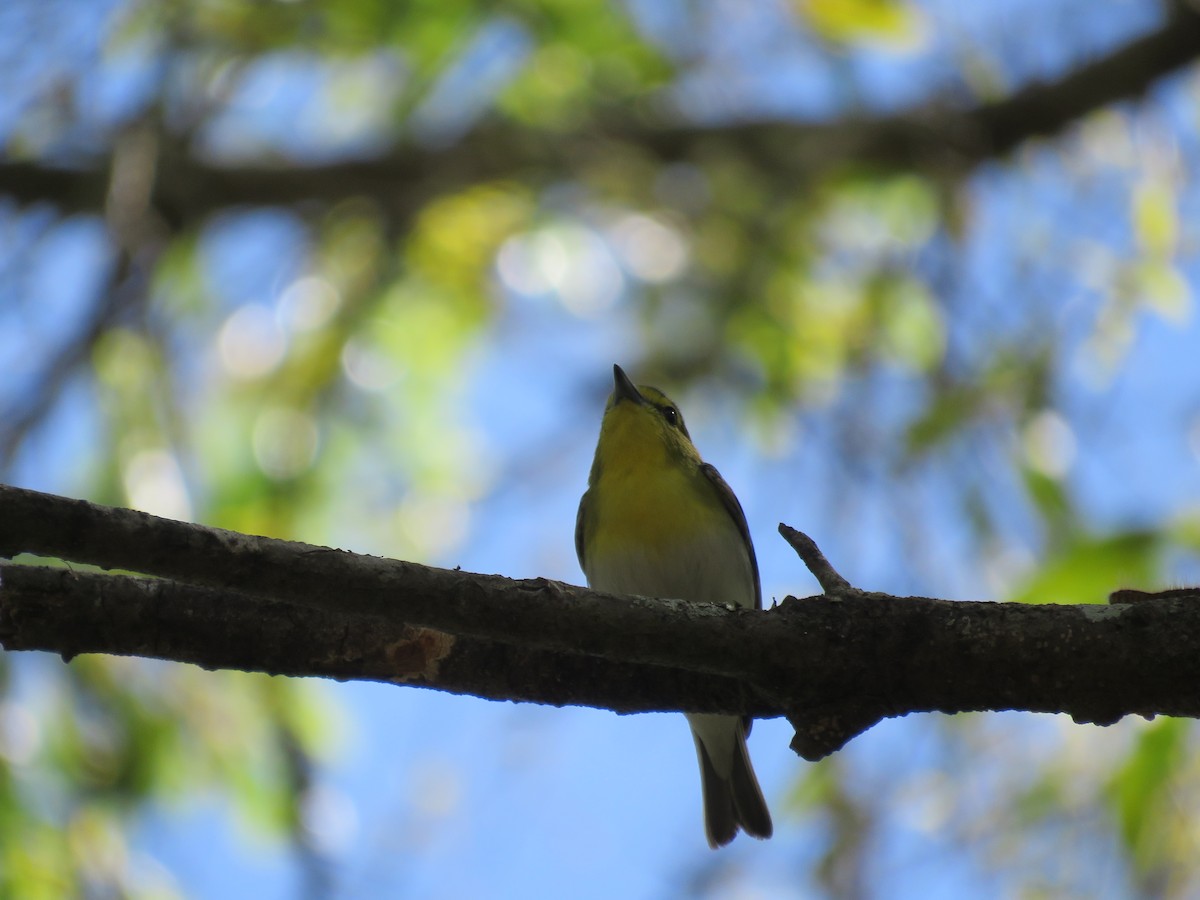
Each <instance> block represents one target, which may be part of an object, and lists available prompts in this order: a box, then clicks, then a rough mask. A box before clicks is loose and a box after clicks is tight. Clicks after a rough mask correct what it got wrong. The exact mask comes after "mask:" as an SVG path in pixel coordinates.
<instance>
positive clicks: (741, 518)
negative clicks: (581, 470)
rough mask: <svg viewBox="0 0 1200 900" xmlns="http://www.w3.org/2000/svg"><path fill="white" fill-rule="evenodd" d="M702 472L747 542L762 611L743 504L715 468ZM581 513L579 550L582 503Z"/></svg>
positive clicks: (706, 466)
mask: <svg viewBox="0 0 1200 900" xmlns="http://www.w3.org/2000/svg"><path fill="white" fill-rule="evenodd" d="M700 471H701V472H702V473H703V474H704V477H705V478H707V479H708V483H709V484H711V485H712V486H713V489H714V490H715V491H716V492H717V496H718V497H720V498H721V504H722V505H723V506H724V507H725V511H726V512H727V513H729V518H731V519H733V524H734V525H736V526H737V530H738V533H739V534H741V536H742V540H743V541H745V542H746V553H748V554H749V556H750V570H751V571H752V572H753V573H754V608H755V609H762V584H761V583H760V582H759V578H758V560H757V559H756V558H755V556H754V542H753V541H751V540H750V526H749V525H747V524H746V514H745V513H744V512H742V504H740V503H739V502H738V498H737V494H735V493H734V492H733V488H731V487H730V486H729V485H728V484H726V482H725V479H724V478H722V477H721V473H720V472H718V471H717V470H716V469H715V468H713V467H712V466H711V465H709V464H708V463H703V464H702V465H701V466H700ZM585 497H586V495H585ZM579 511H580V516H581V518H580V519H579V523H580V524H577V525H576V530H575V543H576V547H577V548H581V547H582V544H580V543H579V541H580V535H581V533H582V524H581V523H582V521H583V519H582V514H583V504H582V503H581V504H580V505H579ZM579 559H580V561H581V562H582V560H583V551H582V549H580V551H579Z"/></svg>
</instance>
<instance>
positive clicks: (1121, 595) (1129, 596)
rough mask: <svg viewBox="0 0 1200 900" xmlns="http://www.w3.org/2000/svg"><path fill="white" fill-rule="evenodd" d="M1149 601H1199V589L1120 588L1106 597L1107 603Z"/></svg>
mask: <svg viewBox="0 0 1200 900" xmlns="http://www.w3.org/2000/svg"><path fill="white" fill-rule="evenodd" d="M1149 600H1200V587H1188V588H1172V589H1171V590H1169V591H1139V590H1135V589H1133V588H1120V589H1119V590H1115V591H1113V592H1112V593H1111V594H1109V595H1108V602H1109V603H1145V602H1147V601H1149Z"/></svg>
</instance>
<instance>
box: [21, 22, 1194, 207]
mask: <svg viewBox="0 0 1200 900" xmlns="http://www.w3.org/2000/svg"><path fill="white" fill-rule="evenodd" d="M1197 56H1200V12H1197V11H1196V10H1195V9H1194V8H1193V7H1192V5H1191V4H1188V3H1183V2H1176V3H1170V4H1168V7H1167V13H1166V17H1165V20H1164V22H1163V24H1162V25H1161V27H1159V28H1158V29H1157V30H1155V31H1153V32H1151V33H1149V34H1147V35H1144V36H1143V37H1140V38H1138V39H1136V40H1133V41H1131V42H1130V43H1128V44H1126V45H1124V46H1123V47H1121V48H1119V49H1117V50H1115V51H1114V52H1112V53H1110V54H1108V55H1106V56H1103V57H1101V58H1099V59H1096V60H1094V61H1092V62H1090V63H1087V64H1084V65H1081V66H1079V67H1078V68H1076V69H1075V70H1073V71H1071V72H1070V73H1068V74H1067V75H1065V76H1063V77H1062V78H1061V79H1059V80H1057V81H1052V82H1045V83H1036V84H1032V85H1029V86H1027V87H1025V88H1024V89H1022V90H1020V91H1017V92H1016V93H1014V94H1012V95H1010V96H1008V97H1005V98H1003V99H1000V100H996V101H994V102H988V103H984V104H982V105H979V106H976V107H973V108H971V109H966V110H959V109H955V108H953V106H952V105H950V104H942V105H938V104H934V105H931V106H929V107H927V108H925V109H921V110H917V111H915V112H912V113H908V114H904V115H898V116H892V117H885V118H851V119H845V120H841V121H836V122H832V123H828V124H796V123H757V124H755V123H739V124H731V125H725V126H704V127H700V126H668V125H656V124H646V123H644V122H642V121H639V120H635V119H621V120H617V119H612V118H609V119H608V120H607V121H606V122H603V123H602V124H600V125H596V126H593V127H592V128H589V129H584V130H581V131H576V132H573V133H566V134H552V133H538V132H535V131H532V130H530V129H529V128H527V127H522V126H516V125H507V124H499V123H491V124H487V125H482V126H480V127H478V128H476V129H475V130H474V131H472V132H471V133H469V134H468V135H466V136H465V137H464V138H463V139H462V140H460V141H459V142H458V143H457V144H454V145H453V146H449V147H436V148H428V147H420V146H412V145H409V146H404V147H401V148H399V149H396V150H394V151H393V152H391V153H390V154H388V155H385V156H383V157H380V158H378V159H374V160H369V161H354V162H342V163H336V164H330V165H314V166H307V167H301V166H288V165H284V164H270V165H268V164H263V165H250V166H220V165H212V164H209V163H206V162H203V161H200V160H197V159H196V158H194V157H193V156H192V155H190V154H189V153H188V152H187V151H186V150H185V149H184V148H182V147H179V146H174V147H171V146H168V142H167V141H166V140H165V139H164V140H163V141H162V148H161V151H160V153H159V155H158V158H157V161H156V176H155V181H154V186H153V195H152V200H151V202H152V206H153V208H154V209H155V210H156V211H157V213H158V214H159V215H160V216H162V218H163V220H164V221H165V222H166V223H167V224H168V225H170V226H172V227H174V228H186V227H187V226H189V225H193V224H195V223H197V222H199V221H202V220H203V219H204V218H206V217H207V216H210V215H212V214H213V213H216V212H218V211H221V210H224V209H228V208H230V207H237V206H257V205H278V204H292V203H296V202H299V201H302V200H315V201H318V202H323V203H335V202H337V201H340V200H343V199H345V198H347V197H353V196H360V195H365V196H370V197H373V198H376V199H377V200H378V201H379V202H380V204H381V205H382V206H383V208H384V209H386V210H388V211H389V212H390V213H391V214H392V215H393V216H394V217H395V218H396V219H398V220H399V221H400V222H404V221H406V220H407V219H408V218H409V217H410V216H411V215H412V213H413V212H414V211H415V210H416V209H419V208H420V207H421V206H422V205H423V204H424V203H425V202H426V201H427V200H428V199H429V198H430V197H432V196H435V195H437V194H440V193H443V192H448V191H454V190H456V189H461V188H463V187H464V186H466V185H469V184H472V183H475V182H478V181H481V180H488V179H496V178H521V177H529V173H533V172H536V173H539V176H538V177H541V178H544V179H546V180H554V179H558V178H562V177H563V176H564V175H567V174H569V173H571V172H575V171H578V170H579V169H580V168H581V167H584V165H585V163H586V162H587V161H588V160H594V159H602V158H604V157H606V156H608V155H610V154H612V153H614V152H628V151H629V150H632V151H634V152H640V153H644V154H647V155H649V156H652V157H655V158H656V159H657V160H658V161H660V162H663V163H671V162H680V161H696V160H700V159H703V158H704V157H707V156H711V155H714V154H715V155H723V156H727V157H732V158H741V159H744V160H745V161H746V162H747V163H748V164H750V165H752V166H754V167H755V168H756V169H757V170H759V171H761V172H764V173H771V174H774V175H775V176H776V177H778V178H780V179H782V180H786V181H788V182H790V183H803V182H805V181H807V180H810V179H812V178H814V177H816V176H818V175H820V174H821V173H822V172H824V171H826V170H828V169H829V168H831V167H836V166H840V165H844V164H847V163H852V164H867V165H872V166H877V167H881V168H884V169H897V170H916V171H920V172H926V173H932V174H936V175H938V176H940V177H959V176H961V175H962V174H963V173H964V172H967V171H969V170H970V169H971V168H972V167H974V166H975V165H977V164H978V163H979V162H981V161H983V160H987V159H992V158H995V157H999V156H1002V155H1004V154H1005V153H1008V152H1009V151H1011V150H1013V149H1014V148H1015V147H1017V146H1018V145H1020V144H1021V143H1023V142H1025V141H1027V140H1029V139H1031V138H1035V137H1039V136H1050V135H1054V134H1057V133H1058V132H1060V131H1062V129H1063V128H1065V127H1067V126H1068V125H1070V124H1071V123H1072V122H1075V121H1077V120H1078V119H1079V118H1080V117H1082V116H1084V115H1086V114H1088V113H1090V112H1092V111H1094V110H1096V109H1099V108H1102V107H1104V106H1106V105H1109V104H1111V103H1115V102H1118V101H1121V100H1124V99H1128V98H1131V97H1136V96H1138V95H1140V94H1142V93H1143V92H1145V91H1146V90H1147V89H1148V88H1149V87H1150V86H1151V85H1153V84H1154V83H1155V82H1156V81H1157V80H1159V79H1160V78H1162V77H1164V76H1166V75H1168V74H1170V73H1172V72H1174V71H1176V70H1178V69H1179V68H1181V67H1183V66H1185V65H1187V64H1188V63H1190V62H1192V61H1193V60H1195V59H1196V57H1197ZM112 168H113V163H112V161H111V160H108V159H101V160H95V161H93V162H92V163H91V164H84V165H83V166H81V167H76V168H70V169H67V168H56V167H54V166H52V165H49V164H46V163H42V162H34V161H25V162H7V163H0V193H3V194H7V195H9V196H11V197H13V198H14V199H16V200H17V201H18V202H20V203H34V202H50V203H53V204H55V205H56V206H57V207H59V208H60V209H61V210H63V211H64V212H79V211H86V212H94V211H99V210H101V209H103V208H104V204H105V198H106V196H107V194H108V191H109V182H110V170H111V169H112Z"/></svg>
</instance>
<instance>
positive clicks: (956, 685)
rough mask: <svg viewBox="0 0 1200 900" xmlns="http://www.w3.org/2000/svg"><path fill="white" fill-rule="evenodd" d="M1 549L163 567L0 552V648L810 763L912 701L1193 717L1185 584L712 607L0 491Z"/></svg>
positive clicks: (1199, 635)
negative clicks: (126, 661) (565, 714)
mask: <svg viewBox="0 0 1200 900" xmlns="http://www.w3.org/2000/svg"><path fill="white" fill-rule="evenodd" d="M797 534H798V533H797ZM799 537H800V540H798V541H797V542H798V543H800V544H801V545H805V544H806V543H811V540H810V539H808V538H807V537H805V536H803V535H800V536H799ZM813 549H814V550H815V544H813ZM22 551H28V552H33V553H37V554H40V555H53V556H61V557H63V558H66V559H69V560H72V561H75V562H85V563H93V564H97V565H102V566H110V567H111V566H119V567H122V568H126V569H132V570H135V571H141V572H148V573H153V574H156V575H159V576H164V578H162V579H145V578H132V577H129V576H116V575H106V574H100V573H91V572H86V573H78V572H73V571H68V570H61V569H47V568H44V567H39V566H23V565H15V564H6V565H3V566H0V642H2V643H3V645H4V646H5V647H6V648H7V649H10V650H15V649H33V648H36V649H43V650H50V651H53V652H58V653H61V654H63V655H64V656H66V657H70V656H72V655H74V654H77V653H81V652H104V653H122V654H136V655H146V656H155V657H160V658H166V659H177V660H180V661H185V662H192V663H196V664H198V665H202V666H206V667H209V668H218V667H233V668H243V669H252V670H255V671H265V672H271V673H274V674H286V675H321V676H327V677H334V678H339V679H346V678H366V679H374V680H384V681H393V682H399V683H404V684H411V685H417V686H422V687H431V688H437V689H441V690H448V691H454V692H459V693H471V694H476V695H478V696H482V697H487V698H491V699H502V698H503V699H515V700H530V701H534V702H539V703H553V704H565V703H572V704H585V705H590V706H598V707H604V708H609V709H614V710H617V711H619V712H636V711H648V710H666V709H672V710H674V709H682V710H688V711H698V712H725V713H748V714H751V715H755V716H760V717H768V716H776V715H787V716H788V718H789V720H790V721H791V722H792V723H793V725H794V726H795V727H796V729H797V735H796V738H795V739H794V740H793V743H792V745H793V747H794V748H795V749H796V750H797V752H799V753H801V754H802V755H804V756H805V757H806V758H810V759H815V758H820V757H821V756H823V755H825V754H828V753H830V752H832V751H834V750H836V749H838V748H839V747H841V746H842V745H843V744H844V743H845V742H846V741H847V740H849V739H850V738H851V737H853V736H854V735H855V734H858V733H860V732H861V731H863V730H865V729H866V728H869V727H870V726H871V725H873V724H874V723H875V722H877V721H879V720H880V719H882V718H884V717H887V716H898V715H905V714H907V713H909V712H929V711H941V712H946V713H955V712H964V711H973V710H1000V709H1020V710H1029V711H1034V712H1066V713H1070V714H1071V715H1072V716H1073V717H1074V718H1075V719H1076V720H1077V721H1080V722H1096V723H1099V724H1108V723H1111V722H1115V721H1117V720H1118V719H1120V718H1121V717H1122V716H1124V715H1128V714H1141V715H1147V716H1151V715H1158V714H1167V715H1181V716H1191V717H1200V696H1198V695H1197V694H1196V692H1195V691H1194V690H1193V689H1192V686H1193V685H1195V684H1197V683H1200V652H1198V651H1200V603H1197V602H1196V601H1195V598H1194V595H1187V596H1180V597H1163V598H1160V599H1158V600H1157V601H1156V602H1153V603H1149V602H1141V603H1131V604H1116V605H1095V606H1058V605H1042V606H1037V605H1025V604H1016V603H978V602H969V601H957V602H952V601H947V600H937V599H930V598H920V597H904V598H901V597H891V596H889V595H885V594H869V593H866V592H863V591H859V590H857V589H855V588H853V587H850V586H849V585H847V586H846V587H845V588H844V589H842V590H840V591H839V593H838V597H837V599H838V600H839V601H840V602H837V603H831V602H829V601H828V600H827V599H826V598H824V597H810V598H806V599H796V598H794V597H789V598H787V599H786V600H785V601H784V602H783V603H782V604H781V605H780V606H779V607H777V608H775V609H773V610H767V611H757V610H744V609H726V608H724V607H720V606H712V605H707V604H688V603H683V602H680V601H672V600H651V599H646V598H629V597H613V596H608V595H604V594H599V593H596V592H594V591H589V590H586V589H584V588H577V587H572V586H570V585H564V584H560V583H557V582H551V581H547V580H545V579H526V580H512V579H507V578H502V577H500V576H495V575H477V574H472V573H467V572H458V571H448V570H444V569H433V568H429V567H426V566H420V565H416V564H414V563H405V562H398V561H394V560H386V559H380V558H377V557H370V556H360V555H357V554H353V553H348V552H345V551H338V550H330V549H328V548H323V547H313V546H311V545H308V544H297V543H291V542H288V541H279V540H273V539H270V538H257V537H253V536H250V535H242V534H238V533H236V532H230V531H222V530H220V529H211V528H204V527H202V526H197V525H187V524H184V523H180V522H172V521H170V520H166V519H159V518H156V517H154V516H149V515H147V514H145V513H140V512H135V511H133V510H125V509H112V508H108V507H102V506H97V505H94V504H90V503H86V502H83V501H78V500H69V499H66V498H61V497H54V496H51V495H47V494H39V493H36V492H33V491H26V490H21V489H19V488H12V487H4V486H0V556H8V557H11V556H13V555H15V554H16V553H19V552H22ZM816 553H817V554H818V555H819V553H820V551H819V550H817V551H816ZM810 555H811V554H810ZM813 558H814V559H815V557H813ZM821 558H822V559H823V557H821ZM826 565H828V564H827V563H826ZM829 568H830V570H832V567H831V566H830V567H829ZM1150 661H1152V662H1150Z"/></svg>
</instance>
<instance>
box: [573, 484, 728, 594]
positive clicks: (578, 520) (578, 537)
mask: <svg viewBox="0 0 1200 900" xmlns="http://www.w3.org/2000/svg"><path fill="white" fill-rule="evenodd" d="M590 493H591V491H584V493H583V496H582V497H580V498H579V512H577V513H575V555H576V556H578V557H579V568H581V569H583V574H584V576H586V575H587V564H586V563H585V562H584V553H583V541H584V520H585V519H586V518H587V513H586V511H585V510H586V509H587V502H588V494H590ZM735 502H736V501H735Z"/></svg>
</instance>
